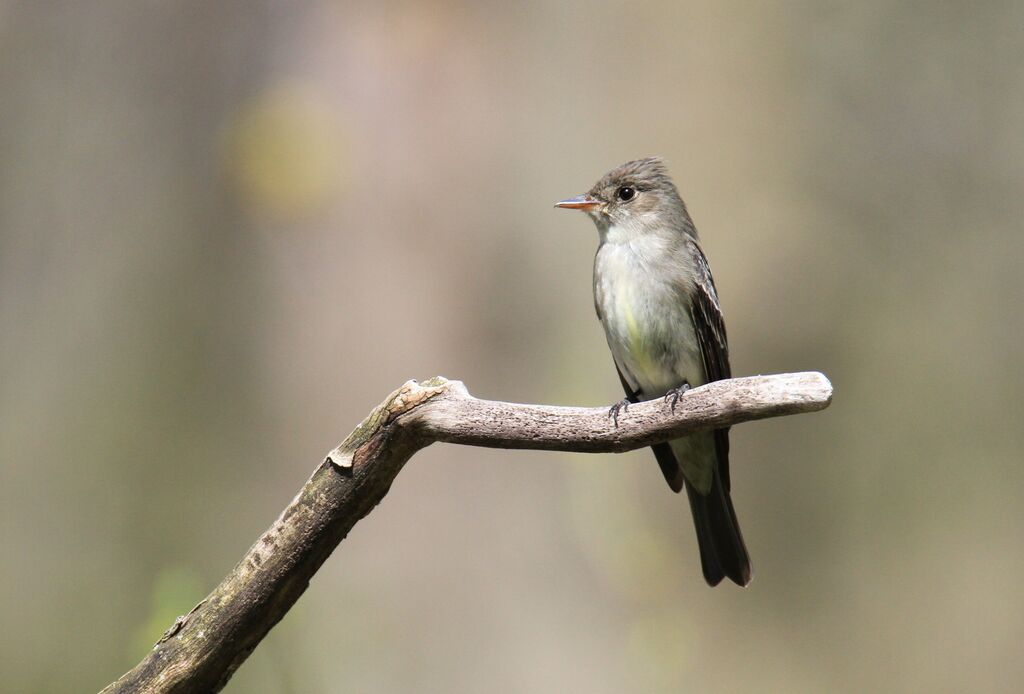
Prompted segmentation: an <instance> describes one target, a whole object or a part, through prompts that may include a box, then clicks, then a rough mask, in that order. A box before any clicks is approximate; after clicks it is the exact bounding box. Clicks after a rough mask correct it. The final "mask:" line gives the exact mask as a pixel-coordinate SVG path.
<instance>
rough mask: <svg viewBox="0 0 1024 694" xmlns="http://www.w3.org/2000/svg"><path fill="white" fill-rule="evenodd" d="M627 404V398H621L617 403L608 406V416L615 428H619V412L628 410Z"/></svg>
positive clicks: (628, 403)
mask: <svg viewBox="0 0 1024 694" xmlns="http://www.w3.org/2000/svg"><path fill="white" fill-rule="evenodd" d="M629 405H630V402H629V398H622V400H619V401H618V402H617V403H615V404H614V405H612V406H611V407H609V408H608V416H609V417H611V418H612V421H613V422H615V428H616V429H618V428H619V412H620V411H622V412H625V411H626V410H628V409H629Z"/></svg>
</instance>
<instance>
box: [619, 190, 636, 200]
mask: <svg viewBox="0 0 1024 694" xmlns="http://www.w3.org/2000/svg"><path fill="white" fill-rule="evenodd" d="M615 195H617V196H618V198H619V200H621V201H622V202H629V201H630V200H632V199H633V198H635V197H636V188H634V187H633V186H622V187H621V188H619V189H618V190H617V191H615Z"/></svg>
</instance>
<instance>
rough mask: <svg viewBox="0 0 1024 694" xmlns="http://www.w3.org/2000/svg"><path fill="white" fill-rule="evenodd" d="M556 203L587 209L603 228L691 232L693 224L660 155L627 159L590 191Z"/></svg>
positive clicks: (558, 205) (595, 221)
mask: <svg viewBox="0 0 1024 694" xmlns="http://www.w3.org/2000/svg"><path fill="white" fill-rule="evenodd" d="M555 207H562V208H566V209H570V210H583V211H584V212H586V213H587V214H589V215H590V217H591V219H593V220H594V223H595V224H597V227H598V229H599V230H601V231H605V230H607V229H608V228H610V227H619V228H623V229H633V230H636V231H637V232H640V233H642V232H643V231H644V230H650V231H655V230H661V229H664V228H666V227H669V228H673V229H675V230H680V229H685V230H686V231H688V232H689V230H690V229H692V227H693V224H692V222H690V216H689V214H688V213H687V212H686V205H684V204H683V200H682V198H680V197H679V191H678V190H677V189H676V185H675V183H673V182H672V179H671V177H669V175H668V169H666V168H665V163H664V162H663V161H662V160H661V158H660V157H648V158H647V159H637V160H635V161H630V162H626V163H625V164H623V165H622V166H619V167H617V168H614V169H612V170H611V171H609V172H608V173H606V174H605V175H604V176H602V177H601V180H599V181H598V182H597V183H595V184H594V187H593V188H591V189H590V190H589V191H588V192H586V193H584V194H583V195H577V196H576V197H574V198H569V199H568V200H562V201H560V202H557V203H555ZM689 233H692V232H689Z"/></svg>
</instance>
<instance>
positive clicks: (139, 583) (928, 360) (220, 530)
mask: <svg viewBox="0 0 1024 694" xmlns="http://www.w3.org/2000/svg"><path fill="white" fill-rule="evenodd" d="M1022 30H1024V4H1021V3H1020V2H989V3H981V4H976V3H967V2H952V3H930V2H910V3H895V2H866V3H858V4H850V3H845V4H840V3H815V2H790V3H786V4H782V5H778V4H777V5H775V6H774V9H769V8H768V7H766V6H765V5H764V4H762V3H756V2H749V1H742V0H736V1H729V2H724V3H700V4H695V3H677V2H668V1H665V2H653V3H625V2H622V3H616V2H599V3H522V4H508V3H497V2H487V3H469V2H466V3H459V2H451V3H442V4H432V3H431V4H419V3H412V2H409V3H394V2H384V3H376V4H374V3H345V2H302V3H291V4H288V3H276V2H269V1H267V0H263V1H260V2H252V1H246V2H243V1H242V0H227V1H226V2H219V3H208V2H198V1H191V2H181V1H176V2H163V3H155V2H137V1H132V2H129V1H127V0H118V1H112V2H104V3H83V2H70V1H63V2H45V3H44V2H36V3H30V2H0V475H2V478H0V553H2V557H3V569H2V571H0V614H2V615H3V617H2V622H3V628H2V629H0V678H2V681H0V689H2V690H3V691H10V692H58V691H91V690H97V689H99V688H101V687H102V686H103V685H104V684H106V683H107V682H108V681H110V680H112V679H114V678H116V677H117V676H118V675H120V674H121V673H122V672H123V671H124V670H126V669H128V668H129V667H130V666H131V665H133V664H134V663H135V662H136V661H137V660H138V659H139V658H140V657H141V656H143V655H144V654H145V652H146V651H147V649H148V648H149V647H151V645H152V644H153V642H154V641H155V640H156V639H157V638H158V637H159V636H160V634H161V633H162V632H163V630H164V629H165V628H166V627H167V626H169V625H170V623H171V622H172V621H173V619H174V617H175V615H178V614H181V613H184V612H186V611H188V609H189V608H190V607H191V606H192V605H193V604H194V603H195V602H196V601H198V600H199V599H200V598H202V596H203V595H205V594H206V592H207V591H209V590H210V589H211V588H212V587H213V586H214V585H215V584H216V582H217V581H218V580H219V578H220V577H221V576H222V575H223V574H224V573H226V572H227V571H228V570H229V569H230V568H231V567H232V566H233V564H234V563H235V562H236V561H237V560H238V559H239V558H240V557H241V555H242V553H243V552H244V550H245V549H246V548H247V547H248V545H249V544H250V543H251V542H252V541H253V540H254V539H255V538H256V537H257V536H258V534H259V533H260V532H261V531H262V530H263V529H264V528H265V527H266V526H267V525H268V524H269V523H270V522H271V521H272V520H273V519H274V518H275V517H276V515H277V514H278V512H279V511H280V510H281V509H282V508H283V507H284V506H285V504H287V503H288V501H289V500H290V499H291V498H292V496H293V495H294V493H295V492H296V490H297V489H298V487H299V486H300V485H301V483H302V482H303V481H304V480H305V478H306V477H307V475H308V474H309V472H310V471H311V470H312V469H313V467H314V466H315V465H316V464H317V462H318V461H319V459H320V457H321V456H322V455H323V454H324V453H325V452H326V451H327V450H328V449H329V448H331V447H332V446H333V445H334V444H335V443H337V442H338V441H339V440H340V439H341V438H342V437H343V436H344V435H345V434H346V433H347V432H348V431H349V430H350V429H351V428H352V427H353V426H354V425H355V424H356V423H357V422H358V421H359V420H360V419H361V418H362V417H363V416H364V415H365V414H366V413H367V412H368V410H369V409H370V408H371V407H373V406H374V405H376V404H377V403H378V402H379V401H380V400H381V399H382V398H383V397H384V396H385V395H386V394H387V393H388V392H390V391H391V390H392V389H393V388H395V387H397V386H398V385H399V384H400V383H402V382H403V381H404V380H406V379H408V378H413V377H418V378H424V377H428V376H431V375H435V374H443V375H445V376H448V377H452V378H459V379H462V380H464V381H465V382H466V383H467V385H468V386H469V388H470V389H471V390H472V391H473V392H474V393H476V394H478V395H481V396H487V397H491V398H498V399H506V400H520V401H535V402H548V403H563V404H570V403H571V404H587V405H599V404H609V403H611V402H612V401H614V400H616V399H618V397H619V396H620V394H619V385H618V382H617V380H616V377H615V373H614V370H613V368H612V365H611V361H610V358H609V356H608V354H607V350H606V347H605V344H604V338H603V336H602V334H601V331H600V327H599V325H598V323H597V321H596V320H595V318H594V314H593V309H592V300H591V295H590V291H591V290H590V273H591V258H592V254H593V251H594V248H595V245H596V234H595V232H594V229H593V228H592V225H591V224H590V223H589V222H588V221H587V220H586V219H584V218H583V217H582V216H581V215H578V214H570V213H567V212H563V211H556V210H553V209H552V208H551V205H552V203H553V202H554V201H555V200H557V199H559V198H561V197H564V196H568V195H572V194H576V193H579V192H582V191H583V190H585V189H586V188H588V187H589V186H590V184H591V183H592V182H593V181H594V180H595V179H596V178H597V177H598V176H599V175H600V174H602V173H603V172H604V171H605V170H607V169H608V168H610V167H612V166H614V165H616V164H619V163H621V162H622V161H625V160H627V159H630V158H635V157H638V156H646V155H650V154H662V155H664V156H665V157H666V159H667V161H668V163H669V165H670V168H671V170H672V172H673V174H674V175H675V178H676V180H677V182H678V184H679V186H680V188H681V190H682V191H683V194H684V197H685V198H686V200H687V202H688V204H689V206H690V209H691V212H692V213H693V215H694V218H695V220H696V222H697V225H698V228H699V229H700V230H701V232H702V234H703V239H704V244H705V247H706V250H707V253H708V255H709V257H710V260H711V264H712V266H713V268H714V272H715V277H716V279H717V282H718V285H719V291H720V295H721V298H722V302H723V304H724V308H725V312H726V318H727V321H728V325H729V334H730V338H731V344H732V352H733V368H734V371H735V372H736V373H737V374H755V373H772V372H782V371H799V370H807V369H818V370H822V371H824V372H826V373H827V374H828V375H829V376H830V377H831V378H832V380H833V383H834V385H835V388H836V397H835V402H834V404H833V406H832V407H831V408H830V409H829V410H827V411H825V412H824V413H821V414H815V415H805V416H800V417H793V418H789V419H782V420H772V421H766V422H761V423H756V424H747V425H743V426H740V427H737V428H736V429H734V430H733V439H732V440H733V468H732V469H733V473H732V477H733V487H734V498H735V501H736V505H737V508H738V510H739V514H740V519H741V521H742V525H743V529H744V531H745V536H746V540H747V543H748V545H749V547H750V550H751V553H752V555H753V559H754V565H755V572H756V578H755V580H754V582H753V584H752V585H751V586H750V587H749V588H747V589H746V590H739V589H736V588H735V587H733V586H723V587H721V588H719V589H717V590H710V589H708V588H707V587H706V586H705V585H704V582H703V580H702V579H701V576H700V570H699V565H698V563H697V554H696V548H695V542H694V538H693V532H692V528H691V525H690V518H689V511H688V510H687V509H686V507H685V502H684V500H683V499H682V498H680V497H677V496H674V495H672V494H671V493H670V492H669V491H668V490H667V489H666V488H665V486H664V483H663V482H662V480H661V478H660V474H659V473H658V470H657V467H656V465H655V464H654V461H653V460H652V459H651V456H650V455H649V454H648V453H647V452H638V453H633V454H628V455H623V456H617V457H616V456H582V455H577V456H573V455H559V454H547V453H536V452H500V451H489V450H478V449H469V448H456V447H450V446H441V445H439V446H436V447H432V448H431V449H429V450H426V451H424V452H423V453H421V454H420V455H418V456H416V457H415V458H414V459H413V461H412V462H411V463H410V465H409V466H408V467H407V468H406V469H405V470H404V471H403V472H402V474H401V475H400V476H399V478H398V480H397V481H396V483H395V485H394V487H393V489H392V491H391V493H390V494H389V496H388V497H387V498H386V499H385V501H384V503H383V504H382V505H381V506H380V507H379V508H378V509H377V510H376V511H374V513H373V514H372V515H371V516H370V517H369V518H368V519H367V520H365V521H364V522H363V523H361V524H360V525H359V526H357V528H356V529H355V531H354V532H353V533H352V535H351V536H350V538H349V539H348V540H347V541H346V542H345V543H344V544H343V545H342V546H341V548H340V549H339V551H338V552H337V553H336V554H335V555H334V556H333V557H331V559H330V560H329V561H328V562H327V564H326V565H325V566H324V568H323V569H322V570H321V572H320V573H319V574H318V575H317V577H316V580H315V581H314V582H313V583H312V585H311V586H310V589H309V590H308V592H307V593H306V595H305V596H304V597H303V598H302V599H301V600H300V602H299V604H298V605H297V606H296V608H295V609H294V610H292V612H291V613H290V614H289V615H288V616H287V618H286V619H285V620H284V621H283V622H282V623H281V624H280V625H279V626H278V627H277V628H276V629H274V631H273V632H272V633H271V634H270V636H269V637H268V639H267V640H266V641H265V642H264V644H263V645H262V646H261V647H260V648H259V649H258V650H257V651H256V652H255V654H254V655H253V656H252V657H251V658H250V660H249V661H248V662H247V663H246V664H245V665H244V666H243V667H242V668H241V670H240V671H239V672H238V673H237V675H236V676H235V678H234V679H233V680H232V682H231V683H230V684H229V686H228V688H227V691H229V692H256V693H261V692H275V693H276V692H316V691H323V692H342V691H353V692H354V691H363V692H411V691H416V692H451V691H459V692H474V691H491V692H532V691H537V692H558V691H571V692H595V693H600V692H609V693H610V692H627V691H633V692H640V691H644V692H647V691H650V692H679V691H694V692H761V691H785V692H821V691H840V692H859V691H900V692H916V691H930V692H935V691H986V692H995V691H1014V690H1018V689H1019V687H1020V685H1021V682H1022V680H1024V659H1021V657H1020V644H1021V642H1022V641H1024V601H1022V599H1021V597H1020V587H1019V582H1020V574H1021V571H1022V569H1024V543H1022V536H1024V504H1021V503H1020V500H1021V497H1022V489H1024V469H1022V466H1021V462H1022V460H1021V458H1022V455H1021V451H1022V445H1024V429H1022V427H1021V423H1020V422H1021V409H1020V407H1021V396H1020V393H1021V390H1022V387H1024V378H1022V370H1021V366H1020V356H1019V352H1018V350H1019V345H1020V342H1021V339H1022V337H1024V335H1022V319H1021V299H1022V298H1024V277H1022V273H1021V259H1022V250H1024V243H1022V241H1021V225H1022V222H1021V220H1022V218H1024V205H1022V203H1021V196H1022V191H1024V127H1022V124H1024V49H1022V48H1021V46H1022V45H1024V44H1022V33H1021V32H1022Z"/></svg>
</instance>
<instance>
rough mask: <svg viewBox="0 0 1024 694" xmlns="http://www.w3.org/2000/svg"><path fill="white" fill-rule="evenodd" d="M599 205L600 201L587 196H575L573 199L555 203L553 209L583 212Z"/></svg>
mask: <svg viewBox="0 0 1024 694" xmlns="http://www.w3.org/2000/svg"><path fill="white" fill-rule="evenodd" d="M600 204H601V201H600V200H597V199H596V198H592V197H590V196H589V195H577V196H576V197H574V198H569V199H568V200H560V201H558V202H556V203H555V207H564V208H566V209H567V210H585V211H589V210H592V209H594V208H595V207H597V206H598V205H600Z"/></svg>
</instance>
